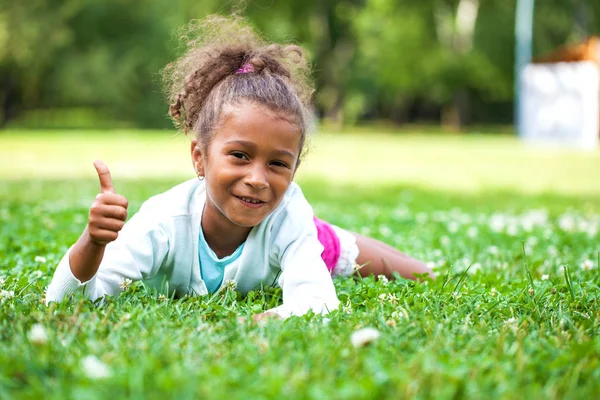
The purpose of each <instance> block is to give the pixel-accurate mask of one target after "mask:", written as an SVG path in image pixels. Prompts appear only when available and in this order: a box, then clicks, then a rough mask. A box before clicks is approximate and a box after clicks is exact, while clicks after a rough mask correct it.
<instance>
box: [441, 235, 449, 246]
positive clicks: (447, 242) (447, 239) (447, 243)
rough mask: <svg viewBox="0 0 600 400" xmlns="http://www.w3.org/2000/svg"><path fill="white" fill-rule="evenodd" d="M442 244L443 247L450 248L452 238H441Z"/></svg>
mask: <svg viewBox="0 0 600 400" xmlns="http://www.w3.org/2000/svg"><path fill="white" fill-rule="evenodd" d="M440 243H441V244H442V246H449V245H450V238H449V237H448V236H446V235H444V236H442V237H441V238H440Z"/></svg>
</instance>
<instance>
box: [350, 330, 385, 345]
mask: <svg viewBox="0 0 600 400" xmlns="http://www.w3.org/2000/svg"><path fill="white" fill-rule="evenodd" d="M380 336H381V333H379V331H378V330H377V329H375V328H363V329H359V330H357V331H355V332H354V333H353V334H352V336H351V337H350V342H352V346H354V347H357V348H358V347H363V346H365V345H367V344H369V343H371V342H374V341H376V340H377V339H379V337H380Z"/></svg>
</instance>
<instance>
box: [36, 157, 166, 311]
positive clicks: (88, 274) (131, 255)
mask: <svg viewBox="0 0 600 400" xmlns="http://www.w3.org/2000/svg"><path fill="white" fill-rule="evenodd" d="M95 166H96V169H97V170H98V175H99V177H100V186H101V192H102V193H100V194H99V195H98V196H97V197H96V200H95V201H94V204H93V205H92V207H91V209H90V216H89V221H88V226H87V227H86V229H85V230H84V232H83V233H82V235H81V236H80V237H79V239H78V240H77V242H76V243H75V244H74V245H73V246H72V247H71V248H70V249H69V250H68V251H67V253H66V254H65V256H64V257H63V258H62V260H61V261H60V263H59V264H58V266H57V268H56V271H55V272H54V276H53V278H52V281H51V282H50V285H49V286H48V291H47V293H46V301H47V302H49V301H60V300H62V299H63V298H64V297H65V296H68V295H70V294H72V293H74V292H75V291H77V290H79V289H81V288H82V287H83V288H84V291H85V295H86V297H88V298H90V299H92V300H95V299H97V298H99V297H102V296H104V295H105V294H109V295H117V294H118V293H119V292H120V291H121V290H122V289H123V288H125V287H126V286H127V282H131V281H135V280H140V279H143V278H147V277H149V276H152V275H153V274H154V273H155V272H156V270H157V269H158V268H159V266H160V264H161V263H162V261H163V259H164V257H165V255H166V254H167V252H168V239H167V237H166V234H165V233H164V232H163V231H162V229H160V227H158V226H157V224H155V223H154V222H153V221H152V218H150V215H148V213H145V215H143V214H144V213H142V212H139V213H138V214H136V215H135V216H133V217H132V218H131V219H130V220H129V221H128V222H127V224H126V225H125V226H123V224H124V222H123V221H124V220H125V218H126V217H127V212H126V207H127V203H126V202H127V200H126V199H125V198H124V197H122V196H119V195H116V194H114V193H112V192H111V190H112V183H111V182H110V174H108V169H107V168H106V166H104V164H103V163H101V162H100V163H95ZM102 167H104V169H105V170H104V169H103V168H102ZM143 208H144V207H142V209H143ZM140 211H141V210H140ZM150 214H152V212H150ZM122 227H123V229H122V230H121V228H122ZM117 236H118V239H117Z"/></svg>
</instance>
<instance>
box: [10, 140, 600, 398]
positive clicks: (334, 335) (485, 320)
mask: <svg viewBox="0 0 600 400" xmlns="http://www.w3.org/2000/svg"><path fill="white" fill-rule="evenodd" d="M187 143H188V140H187V139H186V138H183V137H180V136H175V135H174V134H173V133H172V132H166V131H165V132H143V131H130V132H101V131H95V132H92V131H86V132H75V131H73V132H68V133H48V132H31V131H12V132H3V133H2V134H0V276H1V277H2V278H0V399H4V398H6V399H9V398H10V399H12V398H39V397H42V398H56V399H64V398H77V399H88V398H89V399H93V398H115V399H117V398H127V397H129V398H151V399H154V398H157V399H158V398H165V397H167V398H181V399H186V398H189V399H196V398H205V397H208V398H225V397H226V398H229V399H236V398H243V399H247V398H252V399H254V398H275V397H283V398H290V399H304V398H315V399H316V398H323V399H332V398H335V399H346V398H352V399H355V398H357V399H363V398H407V397H408V398H435V399H445V398H457V397H458V398H463V397H464V398H550V399H553V398H561V399H562V398H574V399H581V398H597V397H598V396H599V394H600V356H599V355H600V340H599V339H598V330H599V328H600V326H599V325H600V307H599V304H598V302H599V297H600V291H599V284H600V269H599V267H598V263H599V261H600V243H599V238H600V234H599V230H600V179H599V178H600V152H599V151H596V152H590V153H579V152H575V151H568V150H557V149H533V148H528V147H525V146H522V145H521V144H520V143H519V142H518V141H517V140H516V139H514V138H512V137H509V136H489V135H469V136H444V135H418V134H412V135H406V134H403V135H390V134H389V133H385V132H381V133H376V132H366V131H365V132H356V131H354V132H351V133H347V132H345V133H342V134H339V133H338V134H323V135H321V136H318V137H315V138H314V140H313V142H312V146H311V153H310V154H309V155H308V157H307V158H306V160H305V162H304V164H303V165H302V166H301V170H300V171H299V174H298V182H299V183H300V184H301V186H302V188H303V190H304V192H305V194H306V196H307V198H308V199H309V201H310V202H311V204H312V205H313V207H314V210H315V213H316V214H317V215H319V216H320V217H322V218H325V219H327V220H329V221H331V222H333V223H336V224H338V225H341V226H343V227H345V228H348V229H350V230H354V231H359V232H362V233H364V234H369V235H372V236H374V237H376V238H378V239H381V240H383V241H385V242H387V243H390V244H392V245H394V246H396V247H398V248H399V249H401V250H403V251H405V252H407V253H409V254H411V255H413V256H415V257H418V258H420V259H423V260H425V261H427V262H428V263H430V265H431V266H433V267H434V268H435V270H436V271H437V274H438V279H437V280H436V281H423V282H408V281H405V280H397V281H390V282H384V281H375V280H374V279H372V278H369V279H359V278H351V279H337V280H335V285H336V289H337V293H338V297H339V298H340V300H341V302H342V307H341V308H340V309H339V310H337V311H334V312H333V313H331V314H330V315H328V316H327V317H322V316H310V315H309V316H305V317H301V318H297V317H294V318H290V319H288V320H286V321H269V322H267V323H265V324H253V323H240V322H238V320H237V316H239V315H249V314H251V313H256V312H260V311H263V310H265V309H268V308H270V307H272V306H273V305H274V304H277V303H278V301H279V300H280V296H281V293H280V291H279V290H272V289H271V290H265V291H255V292H251V293H250V294H249V295H248V296H247V297H241V296H240V295H239V293H236V292H232V291H228V292H224V293H219V294H216V295H214V296H212V297H206V298H184V299H179V300H177V299H168V298H164V297H156V296H155V295H153V294H152V293H149V292H146V291H145V288H144V287H143V286H142V285H141V284H139V283H138V284H134V285H132V286H131V287H130V288H129V289H128V290H127V291H126V292H125V293H124V294H123V295H121V296H119V297H118V298H109V299H107V301H106V302H105V304H103V305H101V306H97V305H94V304H92V303H91V302H89V301H86V300H85V299H83V298H82V297H81V296H76V298H75V299H74V301H72V302H69V301H65V302H63V303H61V304H51V305H50V306H49V307H47V306H46V305H44V304H43V301H42V300H43V297H44V296H43V292H44V288H45V287H46V286H47V284H48V283H49V281H50V278H51V276H52V273H53V270H54V268H55V265H56V264H57V262H58V260H59V259H60V257H61V256H62V255H63V254H64V252H65V251H66V249H67V248H68V246H69V245H70V244H72V243H73V242H74V241H75V240H76V238H77V237H78V235H79V234H80V232H81V230H82V229H83V228H84V226H85V221H86V218H87V210H88V207H89V205H90V204H91V202H92V200H93V198H94V196H95V195H96V193H97V191H98V183H97V178H95V176H94V169H93V166H92V161H93V160H94V159H96V158H101V159H103V160H104V161H105V162H106V164H107V165H108V166H109V167H110V168H111V172H112V176H113V181H114V184H115V188H116V189H117V191H118V192H119V193H121V194H123V195H125V196H126V197H127V198H128V199H129V200H130V214H131V213H133V212H134V211H135V210H137V209H138V208H139V206H140V205H141V203H142V202H143V201H144V200H145V199H147V198H148V197H149V196H151V195H153V194H156V193H159V192H162V191H164V190H166V189H168V188H169V187H171V186H173V185H174V184H176V183H178V182H180V181H182V180H184V179H187V178H191V177H192V176H193V174H192V169H191V163H190V161H189V156H188V155H187V152H188V150H187V148H188V144H187ZM367 327H370V328H375V329H376V330H377V331H378V332H379V338H378V339H376V340H374V341H373V342H371V343H369V344H367V345H365V346H358V347H355V346H354V345H353V344H352V341H351V337H352V334H353V333H354V332H356V331H358V330H360V329H362V328H367Z"/></svg>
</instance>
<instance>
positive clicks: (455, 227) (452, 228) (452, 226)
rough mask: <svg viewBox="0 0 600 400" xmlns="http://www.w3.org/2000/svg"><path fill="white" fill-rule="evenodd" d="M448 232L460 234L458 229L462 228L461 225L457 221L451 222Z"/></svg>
mask: <svg viewBox="0 0 600 400" xmlns="http://www.w3.org/2000/svg"><path fill="white" fill-rule="evenodd" d="M447 228H448V232H450V233H456V232H458V228H460V224H459V223H458V222H456V221H450V223H448V227H447Z"/></svg>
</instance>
